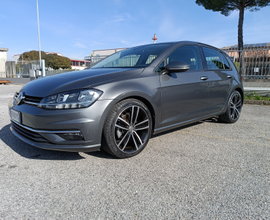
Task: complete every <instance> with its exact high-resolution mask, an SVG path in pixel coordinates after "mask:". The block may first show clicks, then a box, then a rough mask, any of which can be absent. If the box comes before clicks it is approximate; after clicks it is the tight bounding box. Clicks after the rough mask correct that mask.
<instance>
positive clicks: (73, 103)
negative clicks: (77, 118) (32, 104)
mask: <svg viewBox="0 0 270 220" xmlns="http://www.w3.org/2000/svg"><path fill="white" fill-rule="evenodd" d="M101 95H102V92H101V91H99V90H95V89H88V90H76V91H71V92H64V93H59V94H56V95H51V96H48V97H45V98H43V99H42V100H41V102H40V103H39V105H38V107H40V108H45V109H74V108H86V107H89V106H90V105H92V104H93V103H94V102H95V101H96V100H97V99H98V98H99V97H100V96H101Z"/></svg>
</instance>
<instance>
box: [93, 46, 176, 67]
mask: <svg viewBox="0 0 270 220" xmlns="http://www.w3.org/2000/svg"><path fill="white" fill-rule="evenodd" d="M170 45H171V44H168V43H167V44H152V45H146V46H139V47H133V48H130V49H126V50H123V51H120V52H118V53H115V54H113V55H111V56H109V57H108V58H105V59H104V60H102V61H100V62H99V63H97V64H96V65H94V66H93V67H92V68H115V67H116V68H127V67H135V68H137V67H146V66H148V65H149V64H150V63H152V62H153V60H154V59H156V58H157V57H158V55H159V54H160V53H161V52H162V51H164V50H165V49H167V48H168V47H169V46H170Z"/></svg>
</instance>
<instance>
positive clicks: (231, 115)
mask: <svg viewBox="0 0 270 220" xmlns="http://www.w3.org/2000/svg"><path fill="white" fill-rule="evenodd" d="M242 105H243V103H242V96H241V94H240V93H239V92H238V91H233V92H232V94H231V95H230V98H229V102H228V104H227V110H226V112H225V113H224V114H222V115H220V116H219V120H220V121H222V122H225V123H234V122H236V121H237V120H238V119H239V117H240V113H241V110H242Z"/></svg>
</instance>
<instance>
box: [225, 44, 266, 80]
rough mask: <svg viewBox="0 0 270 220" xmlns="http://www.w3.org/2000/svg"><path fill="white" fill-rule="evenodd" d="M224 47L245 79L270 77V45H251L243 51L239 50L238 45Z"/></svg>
mask: <svg viewBox="0 0 270 220" xmlns="http://www.w3.org/2000/svg"><path fill="white" fill-rule="evenodd" d="M222 49H223V50H224V51H225V52H227V53H228V54H229V56H230V57H231V59H232V60H233V61H234V63H235V64H236V66H237V68H238V70H239V71H240V72H241V73H242V78H243V79H270V46H268V45H258V44H257V45H256V46H254V45H250V46H245V47H244V50H243V51H238V50H237V46H235V47H230V48H222ZM239 55H240V56H239Z"/></svg>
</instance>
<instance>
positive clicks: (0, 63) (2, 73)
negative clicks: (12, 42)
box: [0, 47, 8, 77]
mask: <svg viewBox="0 0 270 220" xmlns="http://www.w3.org/2000/svg"><path fill="white" fill-rule="evenodd" d="M7 52H8V49H7V48H2V47H0V77H6V62H7Z"/></svg>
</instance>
